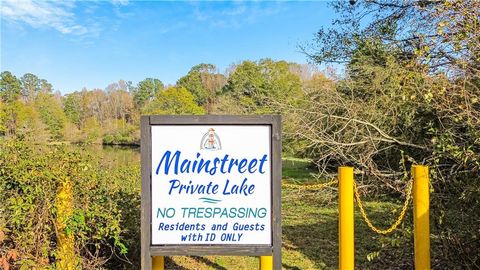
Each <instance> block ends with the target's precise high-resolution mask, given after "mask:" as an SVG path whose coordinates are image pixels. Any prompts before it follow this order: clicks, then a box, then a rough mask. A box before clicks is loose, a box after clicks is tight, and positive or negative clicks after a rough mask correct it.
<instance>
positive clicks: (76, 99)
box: [63, 92, 82, 128]
mask: <svg viewBox="0 0 480 270" xmlns="http://www.w3.org/2000/svg"><path fill="white" fill-rule="evenodd" d="M81 99H82V97H81V93H79V92H73V93H71V94H68V95H66V96H65V97H64V101H63V111H64V112H65V115H66V117H67V118H68V120H70V122H72V123H73V124H75V125H76V126H77V128H80V127H81V126H82V107H81V106H82V104H81Z"/></svg>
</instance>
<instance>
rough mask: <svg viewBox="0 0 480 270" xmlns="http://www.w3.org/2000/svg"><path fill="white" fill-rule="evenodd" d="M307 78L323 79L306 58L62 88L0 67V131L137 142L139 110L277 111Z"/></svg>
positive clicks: (65, 138)
mask: <svg viewBox="0 0 480 270" xmlns="http://www.w3.org/2000/svg"><path fill="white" fill-rule="evenodd" d="M312 80H320V81H325V82H327V81H329V80H328V79H327V78H326V77H325V76H324V75H323V74H322V73H319V72H318V71H317V70H316V69H315V67H314V66H312V65H307V64H304V65H300V64H296V63H287V62H285V61H273V60H270V59H263V60H260V61H256V62H252V61H244V62H241V63H240V64H238V65H233V66H231V67H230V68H229V69H228V71H226V72H224V73H220V72H219V71H218V69H217V68H216V67H215V66H214V65H212V64H199V65H196V66H194V67H192V68H191V70H190V71H189V72H188V74H186V75H185V76H183V77H181V78H180V79H179V80H178V81H177V83H176V84H175V85H173V86H165V85H164V84H163V82H162V81H161V80H160V79H157V78H146V79H144V80H142V81H140V82H139V83H138V84H136V85H134V84H132V82H130V81H125V80H119V81H118V82H115V83H112V84H110V85H108V86H107V87H106V88H105V89H91V90H89V89H85V88H84V89H82V90H81V91H75V92H73V93H70V94H65V95H62V94H61V93H60V92H59V91H56V92H55V93H54V92H53V87H52V85H51V84H50V83H49V82H48V81H47V80H45V79H41V78H39V77H38V76H36V75H34V74H31V73H27V74H25V75H23V76H21V77H20V78H18V77H17V76H15V75H14V74H12V73H11V72H9V71H4V72H2V73H1V89H0V97H1V99H0V102H1V103H0V136H6V137H21V138H25V139H28V140H29V139H31V140H34V141H35V142H38V143H43V142H49V141H68V142H76V143H100V142H103V143H104V144H138V143H139V118H140V115H142V114H259V113H281V112H280V111H279V107H278V106H273V105H274V103H277V102H281V103H282V104H286V103H288V104H289V103H292V102H294V100H298V99H301V98H302V97H303V96H304V91H303V88H304V86H306V83H307V82H310V81H312Z"/></svg>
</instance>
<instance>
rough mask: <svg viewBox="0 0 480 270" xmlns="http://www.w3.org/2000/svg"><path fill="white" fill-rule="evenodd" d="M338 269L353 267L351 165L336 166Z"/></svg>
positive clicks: (347, 269) (348, 269) (349, 269)
mask: <svg viewBox="0 0 480 270" xmlns="http://www.w3.org/2000/svg"><path fill="white" fill-rule="evenodd" d="M338 182H339V184H338V190H339V195H338V201H339V202H338V212H339V219H338V227H339V231H338V233H339V243H338V245H339V258H338V260H339V262H338V269H341V270H344V269H346V270H351V269H354V267H355V263H354V258H355V256H354V239H353V235H354V229H353V225H354V223H353V217H354V216H353V167H340V168H338Z"/></svg>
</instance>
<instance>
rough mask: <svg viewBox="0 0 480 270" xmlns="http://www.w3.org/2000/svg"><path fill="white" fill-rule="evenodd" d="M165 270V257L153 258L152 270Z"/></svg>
mask: <svg viewBox="0 0 480 270" xmlns="http://www.w3.org/2000/svg"><path fill="white" fill-rule="evenodd" d="M164 269H165V257H163V256H155V257H153V258H152V270H164Z"/></svg>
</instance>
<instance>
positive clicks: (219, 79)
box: [177, 64, 226, 113]
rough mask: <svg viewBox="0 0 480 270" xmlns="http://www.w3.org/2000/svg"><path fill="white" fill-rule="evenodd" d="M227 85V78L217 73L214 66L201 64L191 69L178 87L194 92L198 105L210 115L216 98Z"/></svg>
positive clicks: (178, 82) (179, 82)
mask: <svg viewBox="0 0 480 270" xmlns="http://www.w3.org/2000/svg"><path fill="white" fill-rule="evenodd" d="M225 83H226V78H225V76H223V75H222V74H219V73H218V72H217V69H216V67H215V66H214V65H212V64H199V65H196V66H194V67H192V68H191V69H190V71H189V72H188V74H187V75H185V76H183V77H182V78H180V79H179V80H178V81H177V86H179V87H184V88H186V89H187V90H188V91H190V92H192V94H193V95H194V96H195V101H196V102H197V104H198V105H200V106H203V107H204V108H205V109H206V111H207V112H208V113H210V112H211V111H212V108H213V106H214V104H215V101H216V96H217V94H219V93H220V92H221V90H222V87H223V86H224V85H225Z"/></svg>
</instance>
